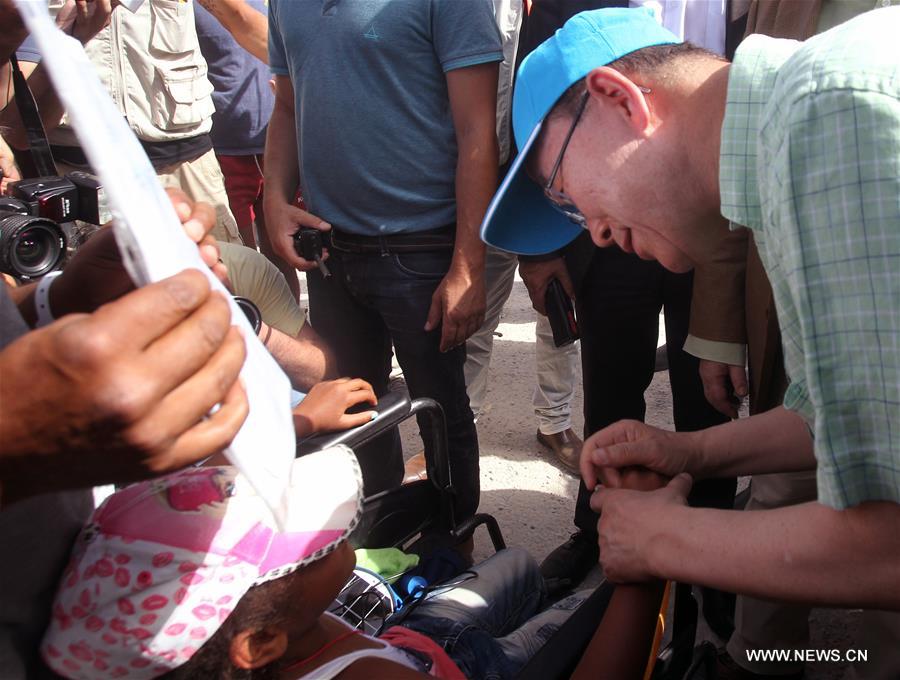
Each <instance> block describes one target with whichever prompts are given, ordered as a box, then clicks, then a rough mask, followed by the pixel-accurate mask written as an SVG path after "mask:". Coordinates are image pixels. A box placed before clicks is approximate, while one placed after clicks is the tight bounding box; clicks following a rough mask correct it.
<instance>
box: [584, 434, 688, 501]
mask: <svg viewBox="0 0 900 680" xmlns="http://www.w3.org/2000/svg"><path fill="white" fill-rule="evenodd" d="M693 434H694V433H691V432H671V431H669V430H661V429H659V428H656V427H652V426H651V425H646V424H644V423H642V422H640V421H638V420H620V421H619V422H617V423H614V424H612V425H610V426H609V427H605V428H603V429H602V430H600V431H599V432H595V433H594V434H593V435H591V436H590V437H588V438H587V439H586V440H585V442H584V446H583V447H582V449H581V477H582V479H584V483H585V485H586V486H587V488H588V489H593V488H594V487H595V486H597V483H598V482H602V483H603V484H604V485H605V486H608V487H612V488H622V487H626V486H631V488H639V487H636V486H632V485H630V484H628V475H629V474H630V473H632V472H633V469H634V468H646V469H647V470H651V471H653V472H655V473H658V474H660V475H663V476H664V477H666V478H668V477H674V476H675V475H677V474H679V473H681V472H687V471H692V470H694V469H695V459H696V458H697V457H698V449H697V446H696V445H695V441H694V437H693Z"/></svg>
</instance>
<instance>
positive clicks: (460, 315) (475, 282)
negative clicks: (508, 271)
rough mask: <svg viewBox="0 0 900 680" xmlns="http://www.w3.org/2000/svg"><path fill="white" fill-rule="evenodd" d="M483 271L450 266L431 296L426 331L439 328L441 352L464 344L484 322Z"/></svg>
mask: <svg viewBox="0 0 900 680" xmlns="http://www.w3.org/2000/svg"><path fill="white" fill-rule="evenodd" d="M485 295H486V294H485V290H484V272H483V270H482V272H481V273H478V274H476V273H474V272H472V271H470V270H469V269H467V268H464V267H455V266H454V265H453V264H451V265H450V271H448V272H447V275H446V276H445V277H444V279H443V280H442V281H441V283H440V285H438V287H437V289H436V290H435V291H434V294H433V295H432V296H431V307H430V308H429V309H428V317H427V319H426V321H425V330H426V331H433V330H434V329H435V328H437V327H438V326H439V325H440V327H441V346H440V349H441V351H442V352H447V351H449V350H451V349H453V348H454V347H457V346H458V345H461V344H463V343H464V342H465V341H466V340H467V339H468V338H469V337H470V336H472V335H474V334H475V332H476V331H477V330H478V329H479V328H481V324H482V323H484V312H485V308H486V304H487V302H486V297H485Z"/></svg>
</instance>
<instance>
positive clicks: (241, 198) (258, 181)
mask: <svg viewBox="0 0 900 680" xmlns="http://www.w3.org/2000/svg"><path fill="white" fill-rule="evenodd" d="M216 158H218V159H219V165H220V166H221V167H222V174H223V175H224V176H225V193H226V194H228V205H229V207H230V208H231V212H232V213H233V214H234V219H235V221H236V222H237V225H238V230H239V231H240V232H241V238H242V239H243V240H244V245H246V246H250V247H251V248H252V247H255V246H256V242H255V241H254V239H253V226H252V225H253V222H254V221H256V220H257V219H258V217H259V215H260V214H261V213H262V197H263V176H262V173H261V172H260V168H262V166H263V157H262V154H260V155H258V156H220V155H218V154H217V155H216ZM257 163H259V165H257Z"/></svg>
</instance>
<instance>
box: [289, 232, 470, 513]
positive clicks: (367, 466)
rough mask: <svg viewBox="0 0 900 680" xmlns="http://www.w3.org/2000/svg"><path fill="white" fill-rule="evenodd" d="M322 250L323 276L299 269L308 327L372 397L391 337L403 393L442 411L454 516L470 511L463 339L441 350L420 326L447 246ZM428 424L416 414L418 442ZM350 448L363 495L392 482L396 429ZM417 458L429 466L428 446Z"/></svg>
mask: <svg viewBox="0 0 900 680" xmlns="http://www.w3.org/2000/svg"><path fill="white" fill-rule="evenodd" d="M330 252H331V257H330V258H329V259H328V267H329V268H330V269H331V272H332V274H333V276H332V277H331V278H328V279H325V278H323V277H322V275H321V274H320V273H319V272H318V270H315V271H311V272H309V273H308V274H307V284H308V287H309V312H310V321H311V323H312V326H313V328H315V329H316V331H317V332H318V333H319V334H320V335H321V336H322V337H323V338H324V339H325V341H326V342H327V343H328V345H329V347H331V349H332V350H333V351H334V353H335V355H336V357H337V362H338V368H339V370H340V372H341V374H342V375H345V376H350V377H356V378H363V379H365V380H367V381H368V382H370V383H371V384H372V387H373V388H374V389H375V393H376V394H378V395H379V396H380V395H383V394H385V393H386V392H387V390H388V378H389V374H390V370H391V343H392V342H393V345H394V349H395V350H396V352H397V360H398V361H399V363H400V366H401V368H402V369H403V375H404V378H405V379H406V385H407V387H408V388H409V394H410V396H411V397H412V398H414V399H415V398H417V397H431V398H432V399H434V400H436V401H437V402H438V403H439V404H440V405H441V406H442V407H443V409H444V414H445V416H446V418H447V442H448V447H449V458H450V474H451V479H452V481H453V485H454V487H455V489H456V494H457V495H456V503H455V510H456V518H457V520H460V519H465V518H467V517H469V516H471V515H473V514H474V513H475V510H476V509H477V508H478V496H479V491H480V484H479V478H478V437H477V434H476V432H475V423H474V420H473V417H472V410H471V409H470V408H469V397H468V395H467V394H466V383H465V378H464V376H463V364H464V363H465V361H466V350H465V344H463V345H461V346H459V347H457V348H455V349H453V350H451V351H449V352H444V353H442V352H440V350H439V345H440V328H438V329H436V330H434V331H432V332H425V330H424V327H425V320H426V318H427V316H428V308H429V306H430V305H431V296H432V294H433V293H434V291H435V289H436V288H437V286H438V284H439V283H440V282H441V279H443V277H444V275H445V274H446V273H447V269H448V267H449V265H450V258H451V251H450V249H445V250H441V251H427V252H415V253H402V254H390V253H386V254H381V253H365V254H359V253H346V252H340V251H336V250H334V249H332V250H331V251H330ZM428 427H429V425H428V422H427V421H426V420H425V419H424V418H420V419H419V428H420V429H421V430H422V431H423V432H422V434H423V435H424V439H425V441H426V442H430V441H431V438H430V437H429V436H428ZM356 453H357V457H358V458H359V461H360V466H361V467H362V471H363V480H364V483H365V492H366V495H371V494H373V493H377V492H378V491H382V490H384V489H388V488H392V487H394V486H397V485H398V484H399V483H400V481H401V479H402V477H403V459H402V452H401V448H400V439H399V435H398V433H397V431H396V429H395V430H393V431H391V432H389V433H387V434H386V435H384V436H382V437H380V438H379V439H377V440H375V441H373V442H372V443H371V444H370V445H368V446H366V447H362V448H361V450H359V451H357V452H356ZM425 457H426V459H427V460H428V461H429V464H430V463H431V461H432V452H431V451H430V444H428V445H426V447H425Z"/></svg>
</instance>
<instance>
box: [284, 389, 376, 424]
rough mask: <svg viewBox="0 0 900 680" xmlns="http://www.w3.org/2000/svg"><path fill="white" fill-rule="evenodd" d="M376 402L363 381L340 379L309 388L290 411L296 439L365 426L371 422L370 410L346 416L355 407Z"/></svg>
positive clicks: (371, 391) (371, 414)
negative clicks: (292, 410) (301, 399)
mask: <svg viewBox="0 0 900 680" xmlns="http://www.w3.org/2000/svg"><path fill="white" fill-rule="evenodd" d="M377 403H378V399H377V398H376V396H375V390H373V389H372V386H371V385H370V384H369V383H367V382H366V381H365V380H361V379H359V378H357V379H354V380H351V379H350V378H340V379H338V380H328V381H326V382H320V383H318V384H317V385H313V388H312V389H311V390H310V391H309V394H307V395H306V397H305V398H304V399H303V401H301V402H300V404H299V405H298V406H297V408H295V409H294V424H295V426H296V430H297V434H298V436H301V437H304V436H308V435H310V434H314V433H319V432H331V431H335V430H347V429H350V428H351V427H357V426H359V425H365V424H366V423H368V422H369V421H370V420H372V418H373V416H374V415H375V412H374V411H363V412H361V413H347V409H348V408H351V407H352V406H356V405H357V404H372V406H374V405H375V404H377Z"/></svg>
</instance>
